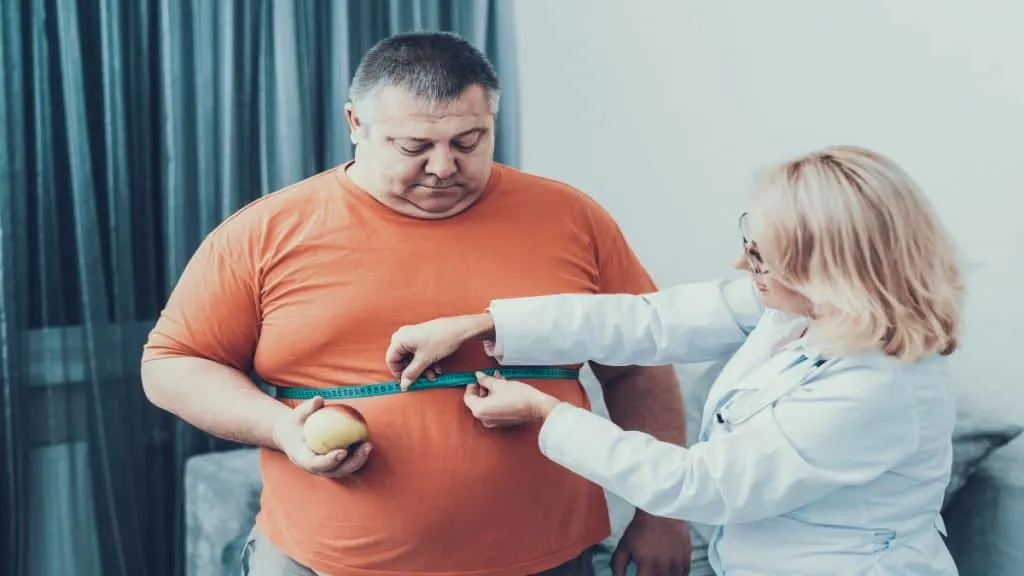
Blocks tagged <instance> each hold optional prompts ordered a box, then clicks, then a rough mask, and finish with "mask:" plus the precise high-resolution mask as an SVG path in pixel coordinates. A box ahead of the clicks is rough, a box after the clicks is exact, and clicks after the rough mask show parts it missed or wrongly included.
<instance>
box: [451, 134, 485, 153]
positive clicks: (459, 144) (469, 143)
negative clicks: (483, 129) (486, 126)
mask: <svg viewBox="0 0 1024 576" xmlns="http://www.w3.org/2000/svg"><path fill="white" fill-rule="evenodd" d="M479 143H480V137H479V136H477V137H476V138H473V139H472V140H458V141H456V142H455V147H456V148H458V149H459V150H472V149H473V148H476V146H477V144H479Z"/></svg>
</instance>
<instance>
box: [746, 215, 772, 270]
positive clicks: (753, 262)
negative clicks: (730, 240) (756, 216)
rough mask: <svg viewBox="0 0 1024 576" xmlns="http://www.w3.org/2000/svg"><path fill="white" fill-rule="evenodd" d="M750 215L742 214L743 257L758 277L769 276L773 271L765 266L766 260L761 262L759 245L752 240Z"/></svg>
mask: <svg viewBox="0 0 1024 576" xmlns="http://www.w3.org/2000/svg"><path fill="white" fill-rule="evenodd" d="M748 217H749V213H748V212H744V213H743V214H740V222H739V225H740V236H741V237H742V238H743V255H744V256H746V258H747V264H748V265H749V266H750V271H751V272H753V273H754V274H756V275H757V276H767V275H768V274H769V273H770V272H771V271H770V270H768V267H767V266H765V265H764V260H761V253H760V252H759V251H758V249H757V245H756V244H754V242H753V241H752V240H751V239H750V223H749V222H748Z"/></svg>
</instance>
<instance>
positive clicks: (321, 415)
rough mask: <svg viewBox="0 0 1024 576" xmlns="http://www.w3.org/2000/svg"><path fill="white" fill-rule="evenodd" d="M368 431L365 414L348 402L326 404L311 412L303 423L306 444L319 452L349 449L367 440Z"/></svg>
mask: <svg viewBox="0 0 1024 576" xmlns="http://www.w3.org/2000/svg"><path fill="white" fill-rule="evenodd" d="M368 432H369V431H368V430H367V428H366V419H365V418H363V415H362V414H360V413H359V411H358V410H356V409H355V408H353V407H351V406H348V405H346V404H331V405H328V406H324V407H323V408H321V409H319V410H317V411H316V412H313V413H312V414H310V415H309V418H306V423H305V425H303V433H304V435H305V439H306V445H307V446H309V449H310V450H312V451H313V452H316V453H317V454H326V453H328V452H330V451H331V450H337V449H339V448H341V449H347V448H348V447H349V446H351V445H353V444H355V443H356V442H361V441H362V440H365V439H366V436H367V434H368Z"/></svg>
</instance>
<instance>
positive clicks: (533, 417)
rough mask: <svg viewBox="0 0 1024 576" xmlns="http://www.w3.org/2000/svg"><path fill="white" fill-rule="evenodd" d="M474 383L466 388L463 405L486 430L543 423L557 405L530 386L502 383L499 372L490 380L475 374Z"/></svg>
mask: <svg viewBox="0 0 1024 576" xmlns="http://www.w3.org/2000/svg"><path fill="white" fill-rule="evenodd" d="M476 381H477V384H470V385H469V386H466V393H465V395H464V396H463V401H464V402H465V403H466V407H467V408H469V411H470V412H472V413H473V416H474V417H475V418H476V419H477V420H479V421H480V422H481V423H482V424H483V425H484V426H486V427H488V428H497V427H500V426H515V425H516V424H523V423H526V422H533V421H537V420H544V419H545V418H547V417H548V414H550V413H551V411H552V410H554V409H555V406H557V405H558V403H559V402H560V401H559V400H558V399H557V398H555V397H554V396H550V395H548V394H545V393H543V392H541V391H540V390H537V389H536V388H534V387H533V386H530V385H529V384H524V383H523V382H518V381H516V380H505V379H504V378H502V377H501V373H500V372H495V376H493V377H492V376H488V375H486V374H484V373H483V372H477V373H476Z"/></svg>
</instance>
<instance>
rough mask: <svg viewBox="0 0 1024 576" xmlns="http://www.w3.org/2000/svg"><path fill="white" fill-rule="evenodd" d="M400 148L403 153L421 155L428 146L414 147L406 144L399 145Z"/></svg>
mask: <svg viewBox="0 0 1024 576" xmlns="http://www.w3.org/2000/svg"><path fill="white" fill-rule="evenodd" d="M398 149H399V150H401V151H402V153H403V154H407V155H409V156H419V155H420V154H423V153H424V152H426V151H427V147H426V146H417V147H413V148H407V147H405V146H399V147H398Z"/></svg>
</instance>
